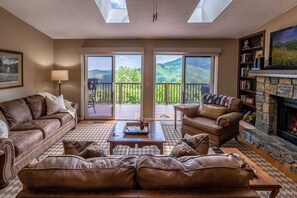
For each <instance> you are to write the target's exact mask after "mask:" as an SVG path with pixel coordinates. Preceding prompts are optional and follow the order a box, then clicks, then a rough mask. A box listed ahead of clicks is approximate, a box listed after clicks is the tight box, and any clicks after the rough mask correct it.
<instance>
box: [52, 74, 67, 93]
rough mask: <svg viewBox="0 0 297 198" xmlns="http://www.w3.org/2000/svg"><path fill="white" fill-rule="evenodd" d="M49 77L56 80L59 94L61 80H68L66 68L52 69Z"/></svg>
mask: <svg viewBox="0 0 297 198" xmlns="http://www.w3.org/2000/svg"><path fill="white" fill-rule="evenodd" d="M51 79H52V81H58V84H59V95H61V82H62V81H66V80H69V77H68V70H52V73H51Z"/></svg>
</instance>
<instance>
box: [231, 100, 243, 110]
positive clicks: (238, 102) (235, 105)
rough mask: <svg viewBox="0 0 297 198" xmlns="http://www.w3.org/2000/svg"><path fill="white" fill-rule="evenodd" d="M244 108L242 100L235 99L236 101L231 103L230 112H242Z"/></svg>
mask: <svg viewBox="0 0 297 198" xmlns="http://www.w3.org/2000/svg"><path fill="white" fill-rule="evenodd" d="M241 106H242V100H240V99H239V98H234V100H233V101H232V103H231V106H230V109H229V112H240V109H241Z"/></svg>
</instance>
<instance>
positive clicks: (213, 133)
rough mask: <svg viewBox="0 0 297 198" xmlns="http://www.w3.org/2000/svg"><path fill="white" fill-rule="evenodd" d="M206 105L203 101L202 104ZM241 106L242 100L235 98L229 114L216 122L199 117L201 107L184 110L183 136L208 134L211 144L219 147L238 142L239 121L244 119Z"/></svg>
mask: <svg viewBox="0 0 297 198" xmlns="http://www.w3.org/2000/svg"><path fill="white" fill-rule="evenodd" d="M213 95H214V94H213ZM202 98H203V97H202ZM204 103H205V102H204V100H203V99H202V104H204ZM241 105H242V101H241V100H240V99H238V98H233V100H231V102H230V106H229V108H228V110H227V113H226V114H224V115H221V116H219V117H218V118H217V119H216V120H214V119H210V118H206V117H203V116H201V115H199V113H198V109H199V107H200V105H193V106H188V107H186V108H185V110H184V115H185V117H183V119H182V127H181V132H182V136H183V137H184V135H185V134H189V135H196V134H200V133H207V134H208V137H209V141H210V143H211V144H212V145H214V146H217V147H220V146H221V145H222V144H224V143H225V142H227V141H229V140H231V139H232V138H235V139H236V140H237V136H238V135H239V121H240V120H241V119H242V118H243V115H242V113H240V108H241Z"/></svg>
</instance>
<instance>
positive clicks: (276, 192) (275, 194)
mask: <svg viewBox="0 0 297 198" xmlns="http://www.w3.org/2000/svg"><path fill="white" fill-rule="evenodd" d="M278 193H279V188H274V189H273V190H272V191H271V193H270V195H269V198H275V197H276V196H277V194H278Z"/></svg>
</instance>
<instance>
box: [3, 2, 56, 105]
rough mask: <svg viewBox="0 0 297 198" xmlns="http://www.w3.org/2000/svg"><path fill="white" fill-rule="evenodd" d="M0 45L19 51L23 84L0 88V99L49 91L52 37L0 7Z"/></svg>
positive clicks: (51, 86)
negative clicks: (15, 86)
mask: <svg viewBox="0 0 297 198" xmlns="http://www.w3.org/2000/svg"><path fill="white" fill-rule="evenodd" d="M0 27H1V28H0V49H4V50H11V51H19V52H23V71H24V86H23V87H18V88H10V89H0V101H6V100H11V99H14V98H20V97H24V96H27V95H30V94H34V93H37V92H40V91H48V92H53V82H52V81H51V80H50V70H51V69H52V68H53V62H54V54H53V49H54V43H53V39H51V38H50V37H48V36H46V35H45V34H43V33H41V32H40V31H38V30H36V29H35V28H33V27H32V26H30V25H28V24H27V23H25V22H24V21H22V20H20V19H19V18H17V17H15V16H14V15H12V14H11V13H9V12H7V11H6V10H4V9H3V8H1V7H0Z"/></svg>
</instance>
